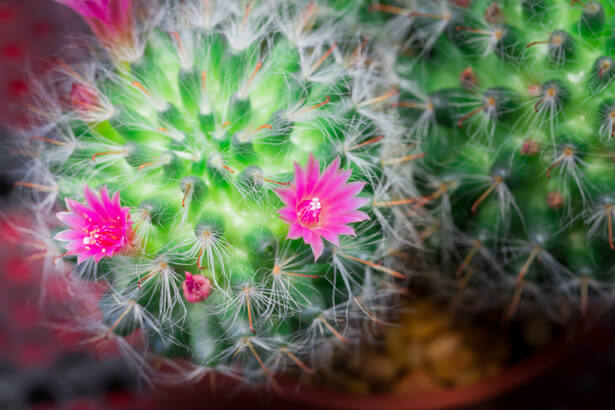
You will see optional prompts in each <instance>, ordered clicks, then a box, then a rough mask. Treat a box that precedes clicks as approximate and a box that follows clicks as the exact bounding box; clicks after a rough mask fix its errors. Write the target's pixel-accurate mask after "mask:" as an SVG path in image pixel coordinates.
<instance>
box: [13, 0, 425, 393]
mask: <svg viewBox="0 0 615 410" xmlns="http://www.w3.org/2000/svg"><path fill="white" fill-rule="evenodd" d="M61 2H62V3H65V4H67V5H68V6H70V7H73V8H74V9H75V10H76V11H77V12H79V13H81V14H82V15H83V16H84V17H85V18H86V19H87V20H88V22H89V23H90V25H91V27H92V28H93V31H94V33H95V34H96V35H97V36H98V37H99V40H101V44H102V48H98V49H95V52H94V53H93V57H91V58H89V57H88V58H83V59H81V61H75V62H71V61H69V60H67V59H56V60H55V67H56V68H54V69H53V70H52V72H51V74H50V78H48V79H46V80H45V81H41V84H39V86H38V88H39V89H44V90H45V92H40V93H39V96H38V104H37V106H36V107H33V111H34V112H35V113H37V114H38V119H37V121H36V122H35V123H34V124H33V126H32V127H30V128H28V129H25V130H22V131H21V133H22V135H23V137H24V138H22V143H23V144H24V145H25V147H26V148H27V150H28V152H29V153H30V155H27V156H25V157H24V159H25V166H24V168H23V171H22V173H21V180H20V181H19V182H17V183H16V185H17V186H18V191H19V193H20V194H22V195H23V198H24V202H23V203H24V204H26V205H28V206H30V207H31V208H32V209H35V210H36V212H37V213H39V214H49V213H55V212H56V211H60V212H59V213H58V214H57V215H58V218H59V220H60V221H61V222H62V225H63V226H62V228H60V229H59V230H56V232H54V235H55V239H54V240H52V239H51V237H48V236H46V238H47V239H46V240H47V242H52V245H49V246H47V245H40V246H39V247H38V249H39V252H41V250H40V249H41V248H42V249H43V250H42V253H44V254H45V256H46V257H48V258H49V260H51V261H53V262H55V263H75V268H74V269H73V272H74V274H75V276H76V277H78V278H81V279H87V280H94V281H97V282H100V283H105V284H107V285H108V286H109V290H108V291H107V293H106V294H105V296H104V297H103V298H102V300H101V302H100V307H101V312H100V315H98V316H96V317H95V318H93V317H89V318H87V320H85V321H84V322H85V323H84V326H86V327H87V328H88V329H94V330H95V331H96V334H95V335H94V337H93V338H92V339H91V340H95V341H101V342H107V343H108V342H113V341H115V342H116V343H118V345H119V346H120V347H122V348H124V349H125V350H127V351H129V353H130V354H131V357H132V358H133V359H135V361H137V362H138V363H140V364H141V365H142V366H143V368H145V367H146V365H145V362H146V361H145V360H144V358H143V356H142V352H147V353H146V354H147V355H149V354H150V352H152V351H153V352H154V353H156V354H159V355H161V356H165V357H170V358H181V359H190V360H191V361H192V362H193V363H194V366H196V367H195V368H191V371H190V374H191V375H201V374H203V373H204V372H206V371H209V370H211V369H215V370H218V371H228V372H234V371H236V370H237V369H238V368H241V371H242V375H243V376H245V377H247V378H256V379H258V378H259V377H261V378H262V377H263V376H264V377H266V378H267V379H268V380H269V381H270V382H271V384H273V385H274V386H276V383H275V379H274V374H276V373H277V372H279V371H283V370H285V369H286V368H287V367H293V368H295V369H300V370H303V371H306V372H311V371H312V370H313V368H314V367H315V366H317V365H319V364H321V363H325V362H326V361H325V359H326V357H327V352H329V351H330V350H331V349H330V348H331V347H332V346H335V345H340V344H341V345H343V344H347V343H349V342H351V341H353V340H356V339H357V338H358V334H359V333H360V332H362V331H364V330H365V329H369V327H370V324H373V323H377V322H379V321H382V320H384V319H386V318H387V317H388V315H389V314H390V312H391V311H392V308H393V306H394V305H395V296H396V295H397V294H399V289H400V287H399V284H400V283H401V281H403V279H404V278H405V277H406V273H405V272H403V268H401V264H400V263H399V262H398V258H399V256H400V254H401V253H402V252H403V250H404V249H406V248H407V247H408V246H409V245H411V241H410V240H409V239H407V238H411V237H412V235H410V234H409V232H411V231H412V230H413V228H412V224H411V221H410V220H409V218H408V217H407V215H406V214H405V213H403V212H400V209H399V208H398V207H396V206H395V205H396V204H397V201H399V198H404V197H406V196H408V195H410V194H413V192H411V189H410V188H409V187H408V186H407V185H408V184H407V181H408V178H409V175H410V171H411V167H410V165H411V163H412V161H413V160H414V159H415V158H416V155H415V154H414V151H413V149H414V148H413V146H412V145H411V144H409V143H407V141H405V140H404V136H403V127H401V125H400V122H399V119H398V117H397V110H396V108H395V107H394V106H393V105H392V103H393V102H394V101H395V100H396V98H397V90H396V89H395V87H394V86H393V84H392V83H391V81H390V78H389V77H387V76H386V75H385V74H386V72H387V69H386V67H384V65H385V64H383V62H382V60H381V59H379V58H378V57H376V56H375V55H372V54H370V52H371V51H370V50H368V47H367V46H366V42H365V41H364V39H363V38H362V37H361V36H360V33H359V32H357V28H356V27H358V26H357V25H356V21H357V18H355V16H356V10H355V8H353V7H350V6H349V5H346V6H344V4H343V3H340V4H336V5H335V8H332V7H329V6H328V5H327V2H323V3H322V4H315V3H313V2H301V1H298V2H295V1H293V2H287V1H279V2H278V1H275V2H273V1H260V2H259V1H254V2H239V1H237V2H234V1H214V0H211V1H207V0H205V1H196V0H194V1H184V2H169V4H155V5H153V4H148V5H147V7H146V8H140V9H139V12H138V13H136V12H135V11H134V9H133V7H134V4H133V2H132V1H130V0H99V1H94V2H78V1H73V0H61ZM92 48H94V47H92ZM23 149H24V148H23V147H22V151H23ZM359 208H360V210H359ZM47 232H48V231H47ZM45 235H52V234H51V233H46V234H45ZM323 239H324V241H323ZM39 242H40V241H39ZM37 243H38V242H37ZM76 297H77V296H76ZM135 338H137V339H138V340H139V342H138V344H139V346H140V345H146V346H147V349H146V350H143V351H142V350H137V349H135V348H133V347H130V345H129V343H128V342H127V341H129V340H132V339H135ZM135 343H136V342H135ZM146 357H147V356H146ZM182 369H184V368H183V367H182Z"/></svg>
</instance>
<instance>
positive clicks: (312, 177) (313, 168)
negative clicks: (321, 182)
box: [305, 154, 320, 195]
mask: <svg viewBox="0 0 615 410" xmlns="http://www.w3.org/2000/svg"><path fill="white" fill-rule="evenodd" d="M319 177H320V164H319V162H318V160H317V159H316V158H314V155H312V154H310V157H309V158H308V163H307V167H306V170H305V179H306V180H305V193H306V195H311V194H312V192H313V191H314V187H315V186H316V184H317V183H318V178H319Z"/></svg>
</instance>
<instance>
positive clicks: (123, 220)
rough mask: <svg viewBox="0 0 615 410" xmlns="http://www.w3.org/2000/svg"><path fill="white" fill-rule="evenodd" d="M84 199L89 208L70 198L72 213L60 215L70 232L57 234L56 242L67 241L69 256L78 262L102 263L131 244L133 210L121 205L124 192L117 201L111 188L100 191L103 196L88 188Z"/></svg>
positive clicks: (85, 190)
mask: <svg viewBox="0 0 615 410" xmlns="http://www.w3.org/2000/svg"><path fill="white" fill-rule="evenodd" d="M84 196H85V200H86V202H87V205H84V204H81V203H79V202H77V201H74V200H72V199H68V198H67V199H66V207H67V208H68V212H59V213H58V214H57V217H58V219H59V220H60V221H62V222H63V223H65V224H66V225H68V228H69V229H67V230H65V231H62V232H60V233H58V234H57V235H56V239H58V240H61V241H67V242H69V244H68V245H67V247H66V253H67V254H68V255H77V262H78V263H81V262H83V261H84V260H86V259H88V258H94V260H95V261H96V262H97V263H98V262H99V261H100V260H101V259H102V258H103V257H105V256H109V257H111V256H113V255H115V254H116V253H118V252H120V251H121V250H122V249H123V248H124V247H125V246H126V245H128V244H129V243H130V240H131V237H132V221H131V220H130V213H129V212H130V208H128V207H124V208H122V206H121V205H120V193H119V192H116V193H115V195H113V199H111V198H110V197H109V194H108V193H107V187H103V188H102V189H101V190H100V197H99V196H98V195H96V194H95V193H94V192H92V190H90V188H89V187H88V186H87V185H86V186H85V188H84Z"/></svg>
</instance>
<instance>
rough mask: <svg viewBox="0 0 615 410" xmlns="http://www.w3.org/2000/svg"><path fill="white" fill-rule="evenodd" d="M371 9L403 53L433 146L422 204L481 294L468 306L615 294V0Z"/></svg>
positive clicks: (398, 70)
mask: <svg viewBox="0 0 615 410" xmlns="http://www.w3.org/2000/svg"><path fill="white" fill-rule="evenodd" d="M366 8H369V11H370V12H369V13H367V12H366V13H365V14H364V16H366V17H368V18H370V19H372V20H373V19H381V21H382V24H383V25H385V26H386V29H385V34H383V36H385V37H387V38H388V39H390V41H392V42H394V43H395V47H394V48H395V50H398V52H395V51H391V53H390V59H391V60H393V61H394V64H393V65H394V67H395V68H394V70H393V72H392V73H390V76H393V77H397V78H398V81H399V84H400V85H399V87H400V97H399V101H398V102H397V103H396V106H397V107H398V108H399V109H400V112H401V116H402V118H404V119H405V121H406V126H407V127H408V129H409V130H410V134H411V135H409V138H410V139H412V140H413V141H415V143H416V144H417V146H418V147H420V148H419V150H420V151H421V152H422V153H424V157H423V158H422V159H420V160H417V161H415V162H414V163H413V166H414V167H415V170H414V174H413V175H414V178H413V180H412V181H413V184H414V185H415V186H416V187H417V190H418V191H419V192H420V194H419V195H418V196H417V197H416V198H415V199H414V204H413V205H409V206H408V208H409V210H410V212H413V213H414V214H415V215H414V218H413V219H414V222H415V225H416V226H417V229H418V230H421V228H420V226H422V233H421V234H420V239H421V240H422V242H423V244H424V247H425V249H426V250H427V251H428V252H427V253H428V259H430V260H431V261H432V262H433V261H436V262H437V263H438V264H439V266H441V270H442V271H443V272H444V273H445V276H446V278H445V279H444V281H445V283H451V282H457V283H458V284H459V286H458V287H457V285H455V286H456V287H457V288H459V287H461V288H462V289H465V290H467V291H468V292H467V293H466V294H467V295H474V294H475V293H474V292H469V290H471V289H474V290H478V291H479V294H480V295H481V297H480V298H476V297H474V296H472V297H471V298H466V299H465V302H467V303H468V304H469V305H473V306H476V307H479V306H481V305H482V306H485V304H486V305H487V306H493V305H494V304H498V305H500V306H501V307H503V308H505V310H506V315H507V317H510V316H512V315H514V314H515V313H516V312H518V311H519V306H520V305H521V306H526V307H527V308H528V311H529V310H530V309H534V308H536V307H538V308H540V309H546V310H547V311H548V312H550V313H553V314H554V315H559V316H560V317H561V314H563V313H564V311H563V310H562V307H563V306H566V309H565V310H566V311H570V309H569V308H570V307H571V306H573V307H576V308H578V309H576V310H577V311H578V312H580V313H584V312H585V311H586V309H587V306H588V304H596V303H601V301H605V300H608V299H609V298H610V297H611V296H612V295H613V290H614V289H615V288H614V286H613V285H614V284H615V277H614V276H613V273H614V271H613V269H612V264H613V262H614V261H615V259H614V258H615V252H614V249H615V245H614V244H613V243H614V240H613V215H615V214H614V213H613V212H614V210H615V208H614V207H613V204H614V201H615V196H614V194H613V193H614V191H613V180H612V175H613V174H612V172H613V170H614V169H615V166H614V164H613V159H612V150H613V148H612V147H613V141H614V140H615V138H614V136H615V104H614V103H613V96H614V92H615V88H614V86H613V80H614V79H615V60H613V50H614V48H613V47H614V45H615V42H614V41H615V35H614V33H613V31H612V27H613V24H612V22H613V21H614V20H613V19H615V7H614V5H613V3H612V2H610V1H606V0H605V1H563V0H562V1H558V0H522V1H491V0H472V1H446V0H436V1H424V2H423V1H407V2H403V1H399V2H391V1H388V2H375V1H374V2H370V4H369V5H368V6H366ZM372 24H373V23H372ZM374 34H376V33H374ZM391 48H393V47H391ZM409 201H410V202H411V199H410V200H409ZM457 279H459V281H457ZM473 285H474V286H473ZM462 299H463V298H462Z"/></svg>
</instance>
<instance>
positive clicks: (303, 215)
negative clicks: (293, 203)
mask: <svg viewBox="0 0 615 410" xmlns="http://www.w3.org/2000/svg"><path fill="white" fill-rule="evenodd" d="M321 211H322V205H321V204H320V200H319V199H318V198H312V199H304V200H303V201H301V202H300V203H299V206H297V214H298V216H299V222H300V223H301V225H303V226H305V227H308V228H311V227H313V226H315V225H317V224H318V222H320V212H321Z"/></svg>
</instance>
